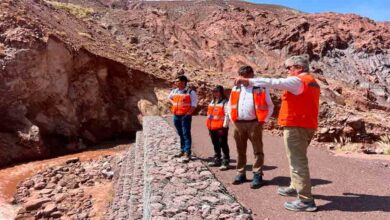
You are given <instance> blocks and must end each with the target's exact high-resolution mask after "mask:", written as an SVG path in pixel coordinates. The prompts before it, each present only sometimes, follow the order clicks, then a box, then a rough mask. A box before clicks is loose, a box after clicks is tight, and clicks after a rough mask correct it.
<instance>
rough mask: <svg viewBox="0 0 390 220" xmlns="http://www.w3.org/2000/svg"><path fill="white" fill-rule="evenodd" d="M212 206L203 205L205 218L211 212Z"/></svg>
mask: <svg viewBox="0 0 390 220" xmlns="http://www.w3.org/2000/svg"><path fill="white" fill-rule="evenodd" d="M210 210H211V206H209V205H207V204H203V205H202V217H203V218H205V217H207V216H208V215H209V214H210Z"/></svg>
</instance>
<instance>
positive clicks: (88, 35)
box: [78, 32, 93, 40]
mask: <svg viewBox="0 0 390 220" xmlns="http://www.w3.org/2000/svg"><path fill="white" fill-rule="evenodd" d="M78 34H79V35H80V36H82V37H86V38H88V39H91V40H93V37H92V36H91V35H90V34H88V33H84V32H79V33H78Z"/></svg>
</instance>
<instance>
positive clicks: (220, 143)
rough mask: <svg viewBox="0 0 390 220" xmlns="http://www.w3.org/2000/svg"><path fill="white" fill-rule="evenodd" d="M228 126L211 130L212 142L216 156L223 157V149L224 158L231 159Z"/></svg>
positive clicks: (217, 157)
mask: <svg viewBox="0 0 390 220" xmlns="http://www.w3.org/2000/svg"><path fill="white" fill-rule="evenodd" d="M228 131H229V129H228V128H222V129H218V130H209V133H210V137H211V142H213V145H214V152H215V155H214V158H216V159H221V157H222V155H221V151H222V152H223V159H225V160H230V155H229V145H228V140H227V139H228Z"/></svg>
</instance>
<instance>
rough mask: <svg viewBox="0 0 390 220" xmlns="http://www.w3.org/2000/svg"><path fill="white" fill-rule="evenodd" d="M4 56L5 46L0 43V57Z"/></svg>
mask: <svg viewBox="0 0 390 220" xmlns="http://www.w3.org/2000/svg"><path fill="white" fill-rule="evenodd" d="M2 57H5V46H4V44H2V43H0V58H2Z"/></svg>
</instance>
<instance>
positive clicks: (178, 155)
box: [174, 152, 184, 158]
mask: <svg viewBox="0 0 390 220" xmlns="http://www.w3.org/2000/svg"><path fill="white" fill-rule="evenodd" d="M182 156H184V152H180V153H178V154H176V155H175V156H174V157H176V158H178V157H182Z"/></svg>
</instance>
